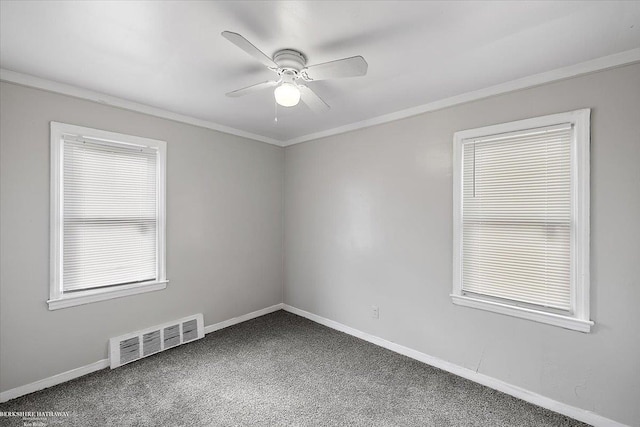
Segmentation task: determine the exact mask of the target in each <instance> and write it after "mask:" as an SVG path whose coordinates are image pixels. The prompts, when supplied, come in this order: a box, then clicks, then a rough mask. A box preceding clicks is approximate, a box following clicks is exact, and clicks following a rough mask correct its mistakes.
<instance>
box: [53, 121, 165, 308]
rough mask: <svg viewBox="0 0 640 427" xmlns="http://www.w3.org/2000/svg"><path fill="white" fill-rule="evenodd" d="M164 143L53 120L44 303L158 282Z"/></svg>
mask: <svg viewBox="0 0 640 427" xmlns="http://www.w3.org/2000/svg"><path fill="white" fill-rule="evenodd" d="M165 164H166V143H165V142H164V141H157V140H153V139H147V138H140V137H135V136H129V135H122V134H117V133H113V132H106V131H101V130H96V129H89V128H83V127H79V126H73V125H67V124H63V123H56V122H51V289H50V299H49V301H48V304H49V309H50V310H55V309H58V308H65V307H70V306H74V305H79V304H86V303H90V302H95V301H101V300H105V299H109V298H116V297H121V296H126V295H132V294H137V293H141V292H148V291H154V290H158V289H164V288H165V287H166V283H167V280H166V275H165V219H164V214H165Z"/></svg>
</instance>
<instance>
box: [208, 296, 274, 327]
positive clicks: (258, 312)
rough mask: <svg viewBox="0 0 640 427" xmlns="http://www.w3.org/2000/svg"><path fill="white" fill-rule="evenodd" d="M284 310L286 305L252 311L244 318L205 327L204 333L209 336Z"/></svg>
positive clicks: (235, 318)
mask: <svg viewBox="0 0 640 427" xmlns="http://www.w3.org/2000/svg"><path fill="white" fill-rule="evenodd" d="M282 309H284V304H283V303H280V304H275V305H272V306H271V307H267V308H263V309H261V310H256V311H252V312H251V313H248V314H243V315H242V316H238V317H234V318H233V319H229V320H225V321H222V322H218V323H214V324H213V325H209V326H205V327H204V333H205V334H208V333H210V332H214V331H219V330H220V329H224V328H228V327H229V326H233V325H237V324H238V323H242V322H246V321H247V320H251V319H255V318H256V317H260V316H264V315H265V314H269V313H273V312H274V311H278V310H282Z"/></svg>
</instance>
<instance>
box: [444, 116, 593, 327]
mask: <svg viewBox="0 0 640 427" xmlns="http://www.w3.org/2000/svg"><path fill="white" fill-rule="evenodd" d="M589 115H590V110H588V109H585V110H579V111H574V112H569V113H562V114H554V115H550V116H544V117H538V118H534V119H528V120H521V121H517V122H511V123H504V124H501V125H495V126H488V127H483V128H479V129H471V130H465V131H462V132H457V133H456V134H455V135H454V150H453V151H454V156H453V157H454V188H453V192H454V197H453V200H454V202H453V204H454V206H453V211H454V227H453V238H454V243H453V247H454V256H453V258H454V262H453V293H452V295H451V297H452V300H453V302H454V303H455V304H458V305H463V306H468V307H473V308H479V309H484V310H489V311H494V312H498V313H502V314H508V315H512V316H517V317H522V318H526V319H530V320H534V321H538V322H543V323H548V324H552V325H557V326H561V327H564V328H568V329H575V330H578V331H582V332H589V331H590V329H591V326H592V325H593V322H592V321H590V320H589Z"/></svg>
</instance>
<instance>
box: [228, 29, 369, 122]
mask: <svg viewBox="0 0 640 427" xmlns="http://www.w3.org/2000/svg"><path fill="white" fill-rule="evenodd" d="M222 37H224V38H226V39H227V40H229V41H230V42H231V43H233V44H235V45H236V46H238V47H239V48H240V49H242V50H244V51H245V52H247V53H248V54H249V55H251V56H253V57H254V58H256V59H257V60H258V61H260V62H261V63H262V64H264V65H265V66H266V67H267V68H268V69H270V70H271V71H273V72H275V73H276V74H277V75H278V77H279V78H278V79H277V80H270V81H266V82H262V83H258V84H255V85H251V86H248V87H245V88H242V89H238V90H234V91H233V92H229V93H227V96H230V97H238V96H243V95H248V94H250V93H254V92H258V91H261V90H263V89H268V88H272V87H275V90H274V92H273V93H274V96H275V99H276V102H277V103H278V104H279V105H282V106H283V107H293V106H294V105H297V104H298V102H299V101H300V100H302V102H304V103H305V104H306V105H307V106H308V107H309V108H310V109H311V110H313V111H315V112H323V111H327V110H328V109H329V108H330V107H329V105H327V103H326V102H324V101H323V100H322V98H320V97H319V96H318V95H317V94H316V93H315V92H314V91H312V90H311V88H309V87H308V86H307V85H305V84H304V83H305V82H311V81H316V80H327V79H335V78H341V77H358V76H364V75H365V74H367V68H368V64H367V61H365V60H364V58H363V57H362V56H353V57H351V58H344V59H338V60H336V61H330V62H324V63H322V64H316V65H310V66H307V59H306V57H305V56H304V54H303V53H302V52H300V51H297V50H293V49H282V50H279V51H277V52H276V53H275V54H274V55H273V58H269V57H268V56H267V55H265V54H264V53H263V52H262V51H261V50H260V49H258V48H257V47H255V46H254V45H253V44H251V42H249V41H248V40H247V39H245V38H244V37H242V36H241V35H240V34H237V33H232V32H230V31H223V32H222Z"/></svg>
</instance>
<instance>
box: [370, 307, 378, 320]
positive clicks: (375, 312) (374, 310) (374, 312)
mask: <svg viewBox="0 0 640 427" xmlns="http://www.w3.org/2000/svg"><path fill="white" fill-rule="evenodd" d="M371 317H373V318H374V319H378V318H379V317H380V308H378V306H377V305H372V306H371Z"/></svg>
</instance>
